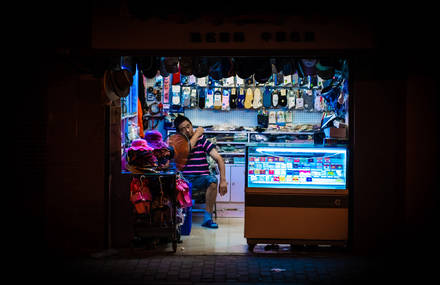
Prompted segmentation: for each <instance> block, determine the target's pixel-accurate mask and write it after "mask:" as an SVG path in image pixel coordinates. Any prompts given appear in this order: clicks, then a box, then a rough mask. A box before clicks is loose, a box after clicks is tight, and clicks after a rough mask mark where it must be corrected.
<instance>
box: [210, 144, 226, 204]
mask: <svg viewBox="0 0 440 285" xmlns="http://www.w3.org/2000/svg"><path fill="white" fill-rule="evenodd" d="M209 155H210V156H211V157H212V158H213V159H214V160H215V161H216V162H217V165H218V169H219V170H220V184H219V189H218V192H219V193H220V195H221V196H223V195H225V194H226V193H228V182H227V181H226V175H225V161H224V160H223V157H222V156H221V155H220V154H219V153H218V151H217V149H216V148H213V149H212V150H211V151H210V152H209Z"/></svg>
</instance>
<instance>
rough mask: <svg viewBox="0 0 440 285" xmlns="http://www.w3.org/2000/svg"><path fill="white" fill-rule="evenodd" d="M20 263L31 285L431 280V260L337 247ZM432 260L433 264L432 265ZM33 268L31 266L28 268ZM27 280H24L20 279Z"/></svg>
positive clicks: (137, 254)
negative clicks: (370, 254) (374, 254)
mask: <svg viewBox="0 0 440 285" xmlns="http://www.w3.org/2000/svg"><path fill="white" fill-rule="evenodd" d="M29 262H30V259H29V260H27V261H25V262H23V268H24V269H26V270H23V272H22V275H23V276H25V277H27V278H29V281H31V283H26V284H32V283H36V282H40V281H42V282H48V283H49V282H50V283H52V282H53V283H54V284H213V283H214V284H226V283H228V284H229V283H232V284H249V283H250V284H272V283H287V284H378V283H380V284H385V282H390V284H398V283H400V282H405V284H432V282H433V283H436V282H434V281H432V280H435V279H430V278H432V277H435V275H436V274H435V273H434V276H431V274H432V271H429V270H428V268H432V267H429V266H428V267H426V268H425V267H424V264H428V263H431V262H432V261H430V260H429V259H426V260H422V259H418V260H417V259H416V260H412V259H411V258H409V257H407V258H405V257H404V255H402V257H399V258H396V256H387V257H384V256H382V257H375V258H373V257H362V256H355V255H353V254H350V253H347V252H341V251H337V250H336V251H335V250H326V249H315V250H300V251H296V252H295V251H293V252H291V253H288V254H286V253H282V254H277V253H275V252H270V253H265V254H263V253H248V254H236V255H227V254H217V255H179V254H173V253H169V252H162V253H157V252H151V251H148V250H143V251H142V250H133V249H129V250H126V251H125V252H124V251H118V253H117V254H116V255H112V256H107V257H101V258H92V257H87V258H71V259H68V258H62V259H61V258H58V259H57V258H55V257H54V258H51V260H49V262H47V263H42V262H40V263H38V262H36V263H33V264H32V266H28V265H27V263H29ZM431 264H435V263H431ZM32 269H34V270H32ZM429 280H431V281H429ZM23 284H25V283H23Z"/></svg>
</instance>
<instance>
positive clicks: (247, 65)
mask: <svg viewBox="0 0 440 285" xmlns="http://www.w3.org/2000/svg"><path fill="white" fill-rule="evenodd" d="M234 59H235V64H234V68H235V73H236V74H237V76H238V77H240V78H241V79H247V78H249V77H250V76H251V75H253V74H254V72H255V70H254V62H253V59H252V58H247V57H236V58H234Z"/></svg>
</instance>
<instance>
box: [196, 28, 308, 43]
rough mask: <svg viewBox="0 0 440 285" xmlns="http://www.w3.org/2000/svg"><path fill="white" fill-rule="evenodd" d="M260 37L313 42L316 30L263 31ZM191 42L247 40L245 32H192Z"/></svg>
mask: <svg viewBox="0 0 440 285" xmlns="http://www.w3.org/2000/svg"><path fill="white" fill-rule="evenodd" d="M260 39H261V40H263V41H264V42H313V41H315V33H314V32H310V31H309V32H296V31H292V32H283V31H278V32H261V34H260ZM189 40H190V42H191V43H202V42H205V43H230V42H234V43H240V42H245V41H246V34H245V33H244V32H206V33H201V32H191V33H190V34H189Z"/></svg>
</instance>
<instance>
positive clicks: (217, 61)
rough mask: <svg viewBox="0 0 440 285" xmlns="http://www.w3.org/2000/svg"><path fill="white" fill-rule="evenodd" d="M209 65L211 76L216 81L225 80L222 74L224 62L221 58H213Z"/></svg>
mask: <svg viewBox="0 0 440 285" xmlns="http://www.w3.org/2000/svg"><path fill="white" fill-rule="evenodd" d="M208 63H209V72H208V74H209V76H211V77H212V78H213V79H214V80H220V79H222V78H223V74H222V61H221V58H219V57H212V58H209V59H208Z"/></svg>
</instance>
